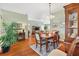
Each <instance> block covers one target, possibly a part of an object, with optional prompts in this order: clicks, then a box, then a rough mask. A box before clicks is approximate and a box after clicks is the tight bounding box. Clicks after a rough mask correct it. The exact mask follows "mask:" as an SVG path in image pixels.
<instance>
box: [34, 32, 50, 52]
mask: <svg viewBox="0 0 79 59" xmlns="http://www.w3.org/2000/svg"><path fill="white" fill-rule="evenodd" d="M43 36H45V35H43ZM35 41H36V48H37V46H38V45H40V51H41V50H42V46H43V45H45V46H46V38H44V37H43V38H42V37H41V35H40V33H39V32H36V33H35ZM48 43H50V42H49V41H48Z"/></svg>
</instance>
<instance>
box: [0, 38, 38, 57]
mask: <svg viewBox="0 0 79 59" xmlns="http://www.w3.org/2000/svg"><path fill="white" fill-rule="evenodd" d="M29 41H30V39H26V40H23V41H18V42H17V43H16V44H14V45H13V46H11V48H10V50H9V52H7V53H2V54H0V56H39V55H38V54H37V53H36V52H35V51H33V50H32V49H31V48H30V47H29V44H34V43H35V42H34V39H32V41H31V43H29Z"/></svg>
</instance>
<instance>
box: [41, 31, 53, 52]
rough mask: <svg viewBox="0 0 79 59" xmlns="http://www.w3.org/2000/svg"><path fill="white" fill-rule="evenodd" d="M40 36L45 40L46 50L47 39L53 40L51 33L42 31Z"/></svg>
mask: <svg viewBox="0 0 79 59" xmlns="http://www.w3.org/2000/svg"><path fill="white" fill-rule="evenodd" d="M41 38H43V39H45V40H46V51H48V40H49V39H50V40H51V41H53V33H51V32H47V33H42V34H41Z"/></svg>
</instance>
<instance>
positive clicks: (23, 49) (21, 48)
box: [0, 38, 79, 56]
mask: <svg viewBox="0 0 79 59" xmlns="http://www.w3.org/2000/svg"><path fill="white" fill-rule="evenodd" d="M61 43H62V42H61ZM32 44H35V40H34V38H32V39H31V38H29V39H26V40H22V41H18V42H16V44H14V45H12V46H11V47H10V50H9V52H7V53H1V54H0V56H39V55H38V54H37V53H36V52H35V51H34V50H32V49H31V48H30V46H29V45H32ZM67 47H68V48H69V45H68V46H67ZM78 47H79V46H78ZM59 49H60V50H62V51H64V47H63V46H62V47H61V48H59ZM67 50H68V49H67ZM64 52H65V51H64ZM74 56H79V48H76V50H75V51H74Z"/></svg>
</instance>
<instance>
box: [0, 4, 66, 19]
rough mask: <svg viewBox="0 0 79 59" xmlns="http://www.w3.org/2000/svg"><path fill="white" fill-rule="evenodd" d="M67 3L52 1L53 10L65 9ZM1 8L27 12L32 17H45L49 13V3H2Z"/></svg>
mask: <svg viewBox="0 0 79 59" xmlns="http://www.w3.org/2000/svg"><path fill="white" fill-rule="evenodd" d="M66 4H67V3H52V11H53V12H57V11H58V10H61V9H63V6H64V5H66ZM0 8H1V9H6V10H10V11H14V12H17V13H22V14H27V15H28V16H29V17H30V18H32V19H43V18H45V17H46V16H47V15H48V14H49V6H48V3H0Z"/></svg>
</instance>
